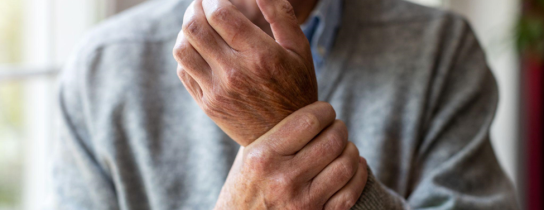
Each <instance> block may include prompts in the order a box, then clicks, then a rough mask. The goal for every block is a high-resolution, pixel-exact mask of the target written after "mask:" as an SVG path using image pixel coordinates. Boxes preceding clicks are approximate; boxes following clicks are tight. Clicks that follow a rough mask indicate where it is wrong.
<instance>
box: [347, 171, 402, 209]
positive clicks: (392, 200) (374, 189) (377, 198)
mask: <svg viewBox="0 0 544 210" xmlns="http://www.w3.org/2000/svg"><path fill="white" fill-rule="evenodd" d="M351 209H352V210H367V209H368V210H379V209H388V210H389V209H409V207H408V205H406V202H405V201H404V199H403V198H402V197H401V196H399V195H398V194H396V193H395V192H393V191H392V190H390V189H388V188H387V187H386V186H384V185H383V184H382V183H380V182H379V181H378V180H377V179H376V178H375V177H374V174H372V171H371V170H370V168H368V179H367V181H366V185H365V189H364V190H363V193H362V194H361V197H360V198H359V200H358V201H357V203H355V205H354V206H353V207H351Z"/></svg>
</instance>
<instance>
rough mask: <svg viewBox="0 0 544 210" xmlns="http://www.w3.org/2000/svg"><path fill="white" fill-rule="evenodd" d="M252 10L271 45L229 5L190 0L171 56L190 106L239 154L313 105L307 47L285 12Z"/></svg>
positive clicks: (274, 1)
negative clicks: (212, 123) (258, 13)
mask: <svg viewBox="0 0 544 210" xmlns="http://www.w3.org/2000/svg"><path fill="white" fill-rule="evenodd" d="M257 4H258V5H259V8H260V9H261V11H262V13H263V15H264V17H265V19H266V20H267V21H268V22H269V23H270V26H271V29H272V32H273V34H274V37H275V40H274V38H272V37H270V36H269V35H268V34H266V33H265V32H264V31H263V30H261V29H260V28H258V27H257V26H256V25H254V24H253V23H252V22H251V21H250V20H249V19H247V18H246V17H245V16H244V15H243V14H242V13H241V12H240V11H238V10H237V9H236V7H235V6H234V5H232V4H231V3H230V2H229V1H228V0H195V1H194V2H193V3H192V4H191V5H190V6H189V8H188V9H187V11H186V12H185V17H184V20H183V22H184V23H183V28H182V31H181V32H180V33H179V36H178V40H177V43H176V46H175V47H174V52H173V53H174V57H175V58H176V60H177V62H178V64H179V65H178V76H179V78H180V79H181V81H182V82H183V84H184V85H185V87H186V88H187V90H188V91H189V93H190V94H191V95H192V97H193V98H194V99H195V100H196V102H197V104H198V105H199V106H200V107H201V108H202V109H203V110H204V112H205V113H206V114H207V115H208V116H209V117H210V118H211V119H212V120H214V121H215V123H216V124H217V125H218V126H219V127H221V129H222V130H223V131H225V132H226V133H227V134H228V135H229V136H230V137H231V138H232V139H234V140H235V141H236V142H238V143H239V144H241V145H242V146H247V145H249V144H250V143H251V142H253V141H254V140H256V139H257V138H258V137H259V136H261V135H263V134H264V133H265V132H267V131H268V130H270V129H271V128H272V127H273V126H274V125H276V124H277V123H279V122H280V121H281V120H282V119H284V118H285V117H287V116H288V115H289V114H291V113H293V112H294V111H296V110H298V109H300V108H302V107H304V106H306V105H309V104H311V103H313V102H315V101H317V81H316V77H315V72H314V67H313V61H312V55H311V52H310V47H309V43H308V40H307V39H306V37H305V36H304V34H303V33H302V30H301V29H300V26H299V25H298V22H297V19H296V17H295V14H294V12H293V8H292V6H291V4H290V3H289V2H288V1H287V0H257Z"/></svg>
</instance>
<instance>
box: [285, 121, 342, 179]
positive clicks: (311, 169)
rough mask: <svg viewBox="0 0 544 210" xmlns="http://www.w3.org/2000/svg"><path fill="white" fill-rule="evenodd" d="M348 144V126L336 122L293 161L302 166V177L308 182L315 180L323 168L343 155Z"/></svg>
mask: <svg viewBox="0 0 544 210" xmlns="http://www.w3.org/2000/svg"><path fill="white" fill-rule="evenodd" d="M347 143H348V130H347V128H346V125H345V124H344V123H343V122H342V121H340V120H336V121H334V123H333V124H332V125H330V126H329V127H327V128H326V129H325V130H324V131H322V132H321V133H320V134H319V135H318V136H317V137H316V138H315V139H313V140H312V141H311V142H310V143H309V144H308V145H306V146H305V147H304V148H302V150H300V151H299V152H298V153H297V154H296V155H295V158H294V159H293V161H295V165H297V166H300V167H299V168H298V170H300V172H301V176H302V177H303V178H304V179H306V180H305V181H307V180H310V179H312V178H314V177H315V176H316V175H317V174H318V173H319V172H320V171H321V170H323V168H325V167H326V166H327V165H329V164H330V163H331V162H332V161H333V160H335V159H336V158H337V157H338V156H340V155H341V154H342V152H343V151H344V149H345V147H346V145H347Z"/></svg>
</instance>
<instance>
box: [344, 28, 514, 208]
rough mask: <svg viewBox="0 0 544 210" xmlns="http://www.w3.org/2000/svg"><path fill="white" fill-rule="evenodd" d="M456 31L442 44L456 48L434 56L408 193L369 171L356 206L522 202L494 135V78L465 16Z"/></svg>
mask: <svg viewBox="0 0 544 210" xmlns="http://www.w3.org/2000/svg"><path fill="white" fill-rule="evenodd" d="M459 37H460V38H459V40H457V41H455V43H456V44H452V45H450V47H448V49H443V50H444V51H450V52H444V53H443V55H452V56H450V58H442V60H440V61H437V63H439V64H438V65H437V69H435V73H434V74H433V75H434V76H433V78H432V79H431V82H430V83H429V84H430V85H429V91H428V92H429V94H428V96H427V98H428V99H427V102H426V103H427V105H426V110H425V114H423V115H424V116H421V117H422V118H423V120H422V122H423V125H422V126H421V127H422V129H421V135H419V136H420V140H419V144H418V146H417V147H416V148H415V150H416V152H415V154H416V157H415V158H414V159H415V160H414V162H413V164H412V165H411V166H410V171H411V174H410V176H411V177H410V178H409V180H410V181H409V190H408V193H407V194H406V195H398V194H397V193H395V192H394V191H392V190H390V189H388V188H387V187H386V186H385V185H383V184H382V183H380V181H379V180H378V178H377V177H374V175H372V173H371V172H370V174H369V178H368V181H367V185H366V187H365V190H364V192H363V194H362V196H361V197H360V199H359V201H358V202H357V204H356V205H355V206H354V207H353V208H352V209H356V210H363V209H476V210H484V209H490V210H491V209H505V210H506V209H518V208H519V207H518V203H517V201H516V196H515V193H514V189H513V186H512V184H511V182H510V181H509V180H508V178H507V177H506V176H505V174H504V172H503V171H502V169H501V167H500V165H499V163H498V161H497V159H496V157H495V154H494V151H493V148H492V145H491V142H490V137H489V130H490V126H491V123H492V121H493V118H494V115H495V110H496V107H497V101H498V93H497V85H496V82H495V79H494V77H493V75H492V74H491V71H490V70H489V68H488V67H487V64H486V61H485V56H484V54H483V51H482V49H481V47H480V46H479V44H478V42H477V40H476V38H475V36H474V33H473V32H472V31H471V29H470V27H469V26H468V24H466V23H465V27H464V29H463V30H462V32H461V35H460V36H459ZM446 46H448V45H446ZM452 51H453V52H452ZM369 171H370V170H369Z"/></svg>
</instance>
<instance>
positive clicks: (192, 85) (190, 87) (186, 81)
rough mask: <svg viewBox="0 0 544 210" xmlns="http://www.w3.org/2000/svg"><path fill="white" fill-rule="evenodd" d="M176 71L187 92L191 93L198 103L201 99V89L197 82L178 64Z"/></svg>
mask: <svg viewBox="0 0 544 210" xmlns="http://www.w3.org/2000/svg"><path fill="white" fill-rule="evenodd" d="M177 73H178V77H179V80H181V82H182V83H183V86H185V89H187V91H188V92H189V94H191V96H192V97H193V98H194V99H195V100H196V101H197V103H200V101H201V100H202V89H201V88H200V86H199V85H198V83H197V82H196V81H195V80H194V79H193V78H192V77H191V75H189V74H188V73H187V71H185V69H183V67H181V66H180V65H178V69H177Z"/></svg>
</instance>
